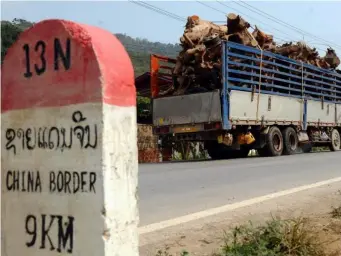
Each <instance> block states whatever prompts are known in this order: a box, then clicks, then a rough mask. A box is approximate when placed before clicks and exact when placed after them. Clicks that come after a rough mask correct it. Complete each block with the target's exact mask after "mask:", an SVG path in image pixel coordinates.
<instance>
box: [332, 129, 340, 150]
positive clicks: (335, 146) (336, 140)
mask: <svg viewBox="0 0 341 256" xmlns="http://www.w3.org/2000/svg"><path fill="white" fill-rule="evenodd" d="M330 137H331V143H330V145H329V148H330V150H331V151H338V150H340V147H341V138H340V133H339V132H338V130H336V129H333V130H332V133H331V136H330Z"/></svg>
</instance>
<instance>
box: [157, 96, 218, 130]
mask: <svg viewBox="0 0 341 256" xmlns="http://www.w3.org/2000/svg"><path fill="white" fill-rule="evenodd" d="M221 118H222V116H221V104H220V92H219V91H218V90H217V91H213V92H205V93H196V94H190V95H181V96H170V97H165V98H157V99H154V100H153V124H154V125H156V126H163V125H180V124H191V123H205V122H217V121H219V122H220V121H221Z"/></svg>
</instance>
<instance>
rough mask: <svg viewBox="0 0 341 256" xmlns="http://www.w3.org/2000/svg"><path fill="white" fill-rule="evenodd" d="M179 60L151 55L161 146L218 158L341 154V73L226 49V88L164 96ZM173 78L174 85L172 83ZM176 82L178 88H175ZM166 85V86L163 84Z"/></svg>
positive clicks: (223, 75) (248, 49)
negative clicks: (320, 151) (177, 145)
mask: <svg viewBox="0 0 341 256" xmlns="http://www.w3.org/2000/svg"><path fill="white" fill-rule="evenodd" d="M162 62H168V63H175V60H172V59H169V58H166V57H161V56H158V55H152V56H151V85H150V86H151V91H152V119H153V128H154V129H153V131H154V134H156V135H158V136H159V137H160V139H161V141H162V144H168V145H169V144H171V143H172V142H176V141H193V142H203V143H204V147H205V149H206V150H207V152H208V154H209V155H210V157H211V158H212V159H227V158H230V157H246V156H247V155H248V154H249V151H250V150H251V149H255V150H257V151H258V154H259V155H260V156H280V155H283V154H285V155H291V154H295V153H297V152H298V151H301V152H302V151H303V152H310V151H311V150H312V147H314V146H325V147H329V148H330V150H332V151H337V150H340V147H341V138H340V133H341V74H340V73H339V72H337V71H336V70H326V69H321V68H318V67H316V66H313V65H310V64H306V63H303V62H299V61H296V60H293V59H290V58H287V57H283V56H281V55H277V54H273V53H271V52H267V51H262V50H260V49H257V48H253V47H248V46H244V45H240V44H237V43H233V42H227V41H222V43H221V70H220V72H221V76H220V78H219V79H220V80H219V88H215V89H212V90H201V91H200V90H199V91H193V92H190V93H186V94H184V95H178V96H161V95H160V93H159V92H160V86H161V85H160V84H159V82H158V81H159V80H160V77H165V76H168V78H169V81H175V80H174V77H172V75H171V74H167V73H166V72H164V71H163V70H171V67H170V65H169V64H168V65H162ZM172 79H173V80H172ZM170 83H171V82H170ZM162 86H164V85H162Z"/></svg>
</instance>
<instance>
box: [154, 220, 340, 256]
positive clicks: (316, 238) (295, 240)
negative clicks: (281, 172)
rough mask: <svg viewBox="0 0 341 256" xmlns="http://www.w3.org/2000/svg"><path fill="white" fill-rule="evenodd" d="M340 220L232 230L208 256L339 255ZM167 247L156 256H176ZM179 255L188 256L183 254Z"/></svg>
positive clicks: (272, 222)
mask: <svg viewBox="0 0 341 256" xmlns="http://www.w3.org/2000/svg"><path fill="white" fill-rule="evenodd" d="M340 231H341V220H340V219H336V220H335V221H333V222H331V218H330V217H326V216H323V217H317V218H315V219H313V220H312V219H308V218H295V219H289V220H282V219H279V218H272V219H271V220H270V221H268V222H266V223H265V224H264V225H260V226H254V225H253V224H252V223H251V222H250V223H249V224H247V225H242V226H238V227H235V228H234V229H233V230H231V231H229V232H228V233H225V236H224V239H223V241H224V244H223V246H222V247H221V249H220V250H219V251H218V253H214V254H212V255H211V256H246V255H247V256H341V254H340V249H341V248H339V247H338V246H337V247H335V245H338V243H339V242H341V233H340ZM168 250H169V248H166V249H165V250H164V251H159V252H158V253H157V254H156V256H176V255H172V254H170V253H169V252H168ZM179 256H191V254H190V253H188V252H186V251H183V252H182V253H181V254H180V255H179Z"/></svg>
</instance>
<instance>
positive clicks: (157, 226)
mask: <svg viewBox="0 0 341 256" xmlns="http://www.w3.org/2000/svg"><path fill="white" fill-rule="evenodd" d="M339 181H341V177H337V178H334V179H329V180H324V181H320V182H316V183H313V184H309V185H304V186H300V187H296V188H291V189H287V190H282V191H279V192H276V193H272V194H268V195H265V196H260V197H255V198H251V199H248V200H244V201H241V202H237V203H233V204H227V205H223V206H220V207H216V208H211V209H207V210H204V211H200V212H196V213H192V214H188V215H184V216H181V217H178V218H174V219H170V220H165V221H161V222H157V223H152V224H149V225H146V226H142V227H139V230H138V231H139V234H140V235H143V234H147V233H151V232H154V231H158V230H161V229H165V228H168V227H172V226H176V225H179V224H183V223H187V222H190V221H193V220H198V219H201V218H205V217H209V216H212V215H216V214H219V213H224V212H228V211H232V210H235V209H238V208H242V207H246V206H250V205H253V204H257V203H262V202H264V201H267V200H270V199H274V198H278V197H282V196H287V195H290V194H294V193H297V192H301V191H304V190H308V189H312V188H317V187H321V186H324V185H328V184H332V183H335V182H339Z"/></svg>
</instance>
